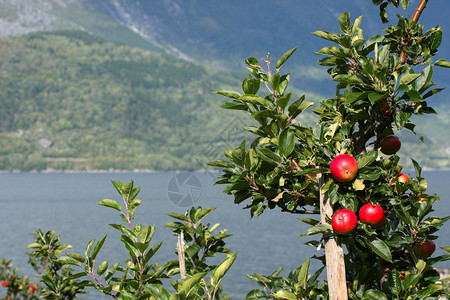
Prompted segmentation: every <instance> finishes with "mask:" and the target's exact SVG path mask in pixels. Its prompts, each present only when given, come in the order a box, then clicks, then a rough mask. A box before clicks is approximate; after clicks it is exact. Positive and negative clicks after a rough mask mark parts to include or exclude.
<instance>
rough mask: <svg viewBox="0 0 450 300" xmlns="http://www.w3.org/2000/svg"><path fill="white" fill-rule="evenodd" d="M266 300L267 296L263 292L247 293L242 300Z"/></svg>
mask: <svg viewBox="0 0 450 300" xmlns="http://www.w3.org/2000/svg"><path fill="white" fill-rule="evenodd" d="M261 298H263V299H267V294H266V292H264V291H263V290H257V289H255V290H251V291H250V292H248V293H247V295H246V296H245V298H244V300H253V299H261Z"/></svg>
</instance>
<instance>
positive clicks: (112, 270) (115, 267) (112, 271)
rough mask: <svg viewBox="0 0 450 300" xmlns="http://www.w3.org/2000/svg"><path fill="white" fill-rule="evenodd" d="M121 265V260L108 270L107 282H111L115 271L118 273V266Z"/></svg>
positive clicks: (106, 273)
mask: <svg viewBox="0 0 450 300" xmlns="http://www.w3.org/2000/svg"><path fill="white" fill-rule="evenodd" d="M119 265H120V262H117V263H115V264H114V265H112V266H111V267H109V268H108V269H107V270H106V272H105V282H106V283H107V284H109V283H110V282H111V279H112V277H113V275H114V273H116V270H117V267H119Z"/></svg>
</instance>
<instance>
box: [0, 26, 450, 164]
mask: <svg viewBox="0 0 450 300" xmlns="http://www.w3.org/2000/svg"><path fill="white" fill-rule="evenodd" d="M311 72H316V69H314V70H308V69H303V70H300V69H298V68H294V69H293V70H292V74H291V76H292V78H295V79H302V77H308V76H309V77H310V73H311ZM324 73H325V74H326V72H325V70H324ZM314 74H315V73H314ZM314 74H311V76H312V75H314ZM315 75H316V76H317V74H315ZM320 76H322V75H320ZM239 77H240V76H239V75H236V74H233V73H232V72H231V73H230V71H227V72H225V71H219V70H216V69H213V68H211V67H207V66H204V65H199V64H194V63H190V62H187V61H184V60H181V59H176V58H173V57H172V56H169V55H165V54H162V53H158V52H152V51H148V50H144V49H142V48H137V47H132V46H129V45H126V44H122V43H117V42H113V41H110V40H107V39H104V38H100V37H96V36H93V35H90V34H87V33H84V32H81V31H58V32H49V33H33V34H29V35H26V36H22V37H6V38H1V39H0V103H1V110H0V170H7V171H12V170H22V171H31V170H38V171H40V170H45V169H57V170H68V169H70V170H93V169H106V170H108V169H111V168H113V169H122V170H133V169H152V170H174V169H191V170H192V169H200V168H202V167H204V163H205V162H207V161H210V160H214V159H218V158H220V157H221V156H222V155H223V153H222V152H221V151H220V150H219V149H223V148H224V147H223V146H222V145H221V144H224V143H226V144H228V145H229V146H227V147H228V148H230V147H233V146H236V145H234V144H233V143H234V142H236V141H237V140H239V138H238V137H237V135H240V136H242V130H241V127H242V126H244V125H248V124H244V121H243V120H245V119H244V118H242V119H239V118H236V115H234V114H230V113H229V111H227V110H224V109H221V108H220V105H221V104H222V101H223V100H222V99H221V97H218V96H216V95H214V94H213V93H212V92H213V91H215V90H219V89H221V90H226V89H234V90H236V89H238V88H239V85H240V84H239V82H238V81H237V80H235V79H234V78H239ZM294 93H297V94H298V93H299V91H294ZM323 96H324V97H326V95H323ZM307 99H308V101H315V102H318V100H321V98H320V96H318V95H314V94H308V95H307ZM437 111H438V113H441V110H440V109H439V108H437ZM445 111H448V110H443V112H442V113H443V115H440V118H425V121H424V122H426V124H425V126H422V128H425V130H424V133H421V132H419V133H418V135H424V136H425V140H426V142H427V146H429V147H428V148H426V147H425V145H423V144H422V143H421V142H420V141H419V140H418V137H416V136H414V135H412V134H411V136H408V137H406V138H403V139H404V140H407V141H408V142H406V143H404V144H403V148H402V150H401V151H404V153H405V154H406V155H404V156H405V157H408V156H409V155H410V154H411V155H413V156H414V157H418V153H421V152H423V151H425V149H426V150H427V153H426V155H421V158H422V160H421V163H422V164H423V165H424V166H425V167H433V168H436V167H448V161H449V154H448V152H446V147H448V144H446V143H447V142H446V141H448V138H447V135H448V134H447V132H448V131H447V130H445V129H444V128H441V127H442V126H445V124H446V122H443V121H442V120H443V119H442V117H444V119H445V117H446V114H445ZM313 118H314V116H313V115H312V114H306V119H303V120H299V121H301V122H309V123H311V120H312V119H313ZM437 123H439V124H440V125H439V124H437ZM439 126H440V127H439ZM436 128H441V129H439V130H436ZM217 136H219V137H220V138H219V139H217ZM405 164H406V163H405Z"/></svg>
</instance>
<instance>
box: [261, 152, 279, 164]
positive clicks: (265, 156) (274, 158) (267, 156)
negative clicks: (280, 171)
mask: <svg viewBox="0 0 450 300" xmlns="http://www.w3.org/2000/svg"><path fill="white" fill-rule="evenodd" d="M255 151H256V154H258V157H259V158H261V159H262V160H264V161H267V162H270V163H276V164H280V163H281V158H280V157H279V156H278V155H276V154H275V153H274V152H272V151H271V150H269V149H267V148H255Z"/></svg>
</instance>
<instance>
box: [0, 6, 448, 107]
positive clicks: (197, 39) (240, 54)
mask: <svg viewBox="0 0 450 300" xmlns="http://www.w3.org/2000/svg"><path fill="white" fill-rule="evenodd" d="M410 3H411V4H410V6H411V9H410V10H409V12H410V13H411V14H412V12H413V9H414V7H415V6H416V5H417V4H418V0H411V1H410ZM448 8H449V3H448V1H447V0H433V1H432V2H430V3H429V4H428V6H427V8H426V10H425V12H424V13H423V15H422V17H421V22H423V24H424V25H425V27H426V28H430V27H432V26H435V25H436V23H439V24H440V25H441V26H442V27H443V28H444V36H443V44H442V46H441V50H440V54H439V55H438V56H439V57H438V58H441V57H450V46H449V45H450V34H449V33H448V30H445V29H446V28H450V20H449V19H448V18H447V13H446V12H447V10H448ZM0 11H1V12H2V13H1V14H0V35H3V36H11V35H20V34H26V33H29V32H33V31H42V30H61V29H76V30H83V31H86V32H89V33H92V34H95V35H99V36H103V37H106V38H109V39H112V40H116V41H121V42H125V43H127V44H130V45H134V46H139V47H142V48H145V49H151V50H158V51H161V52H165V53H168V54H171V55H174V56H176V57H179V58H182V59H185V60H188V61H198V62H203V63H207V64H210V65H213V66H219V67H221V68H224V67H225V68H233V69H236V68H238V69H241V68H242V61H243V60H244V59H245V58H247V57H249V56H254V57H257V58H264V57H265V56H266V54H267V53H268V52H271V54H272V56H275V57H278V56H279V55H281V54H282V53H284V52H285V51H286V50H288V49H291V48H293V47H296V46H299V50H298V54H299V55H297V56H296V57H295V58H293V59H292V60H291V61H290V63H289V64H290V66H291V70H293V72H296V73H299V74H301V75H302V76H301V77H302V80H298V79H297V80H296V81H294V84H295V85H296V86H297V87H298V88H300V89H303V90H307V91H311V92H315V93H322V94H327V95H333V93H334V85H333V84H332V83H331V82H330V81H329V78H328V76H327V75H326V71H325V70H324V69H323V68H319V67H318V66H317V63H316V61H317V59H319V57H318V56H317V55H315V54H314V52H315V51H317V50H319V49H320V48H322V47H323V46H328V44H327V43H325V42H324V41H322V40H321V39H319V38H317V37H315V36H313V35H312V34H311V32H313V31H316V30H318V29H323V30H328V31H339V25H338V22H337V16H338V15H339V13H341V12H343V11H350V12H351V15H352V18H357V17H358V16H360V15H362V16H363V23H362V28H364V29H365V36H366V37H369V36H371V35H373V34H379V33H381V30H382V28H383V27H382V26H381V24H380V21H379V17H378V7H377V6H374V5H371V1H365V0H348V1H345V2H340V1H333V0H322V1H301V2H300V1H298V0H280V1H271V0H248V1H238V0H228V1H209V0H163V1H147V0H102V1H94V0H33V1H31V0H4V1H2V3H1V4H0ZM398 13H400V14H405V12H404V11H403V10H400V9H399V10H398ZM390 18H391V20H392V21H393V22H395V19H396V17H395V16H394V15H391V16H390ZM435 81H436V83H437V84H438V85H440V86H445V85H446V77H445V75H444V73H442V72H439V71H438V72H436V80H435ZM436 99H437V100H436V101H437V102H439V103H443V102H445V97H443V96H441V95H438V96H437V97H436Z"/></svg>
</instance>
